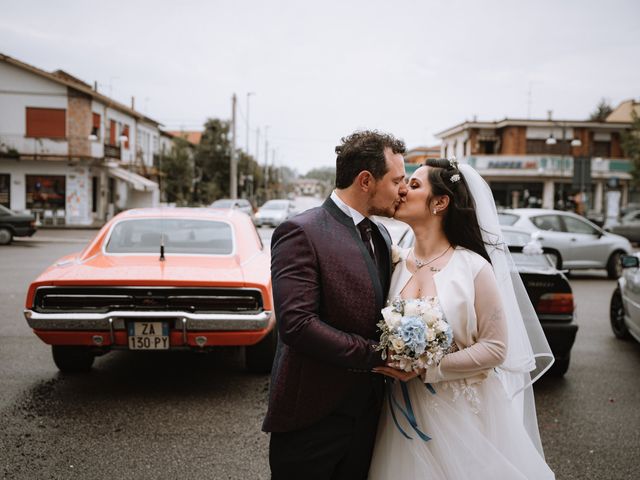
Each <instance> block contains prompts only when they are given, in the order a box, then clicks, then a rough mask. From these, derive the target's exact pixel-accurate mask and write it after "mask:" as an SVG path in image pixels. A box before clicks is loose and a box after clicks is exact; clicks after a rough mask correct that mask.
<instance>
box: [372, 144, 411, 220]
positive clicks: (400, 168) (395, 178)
mask: <svg viewBox="0 0 640 480" xmlns="http://www.w3.org/2000/svg"><path fill="white" fill-rule="evenodd" d="M384 157H385V160H386V164H387V173H385V175H384V177H382V178H381V179H379V180H374V188H373V189H372V191H371V192H370V196H369V215H380V216H383V217H393V215H394V214H395V213H396V210H397V208H398V206H399V205H400V203H401V202H403V201H404V197H405V195H406V194H407V185H406V183H405V181H404V177H405V171H404V158H403V157H402V155H401V154H400V153H393V151H392V150H391V149H390V148H386V149H385V151H384Z"/></svg>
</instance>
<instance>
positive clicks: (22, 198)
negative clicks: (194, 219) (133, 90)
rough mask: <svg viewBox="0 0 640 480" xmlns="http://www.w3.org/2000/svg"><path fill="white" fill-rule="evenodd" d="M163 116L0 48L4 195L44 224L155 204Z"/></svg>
mask: <svg viewBox="0 0 640 480" xmlns="http://www.w3.org/2000/svg"><path fill="white" fill-rule="evenodd" d="M158 127H159V123H158V122H156V121H155V120H153V119H150V118H148V117H146V116H144V115H142V114H141V113H139V112H137V111H136V110H135V109H134V108H133V100H132V106H131V107H128V106H126V105H123V104H121V103H118V102H116V101H114V100H113V99H111V98H109V97H107V96H105V95H102V94H101V93H99V92H98V91H97V89H96V88H95V87H91V86H90V85H88V84H86V83H84V82H82V81H81V80H78V79H77V78H75V77H73V76H71V75H69V74H68V73H66V72H64V71H61V70H58V71H55V72H46V71H44V70H41V69H38V68H36V67H33V66H31V65H28V64H25V63H23V62H21V61H18V60H16V59H14V58H11V57H8V56H6V55H2V54H0V203H1V204H3V205H5V206H7V207H9V208H11V209H12V210H16V211H26V212H31V213H33V214H34V215H35V216H36V218H37V219H38V221H39V222H40V223H41V224H52V225H63V224H64V225H78V226H80V225H100V224H102V223H104V222H105V221H106V220H108V219H109V218H111V217H112V216H113V215H114V214H115V213H117V212H118V211H121V210H124V209H128V208H134V207H146V206H156V205H157V204H158V201H159V189H158V184H157V182H156V181H154V180H152V179H151V178H153V175H154V173H157V172H154V154H155V153H156V152H157V151H158V149H159V144H160V130H159V128H158Z"/></svg>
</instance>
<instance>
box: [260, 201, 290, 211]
mask: <svg viewBox="0 0 640 480" xmlns="http://www.w3.org/2000/svg"><path fill="white" fill-rule="evenodd" d="M288 206H289V202H287V201H286V200H269V201H268V202H267V203H265V204H264V205H262V208H263V209H264V210H286V209H287V207H288Z"/></svg>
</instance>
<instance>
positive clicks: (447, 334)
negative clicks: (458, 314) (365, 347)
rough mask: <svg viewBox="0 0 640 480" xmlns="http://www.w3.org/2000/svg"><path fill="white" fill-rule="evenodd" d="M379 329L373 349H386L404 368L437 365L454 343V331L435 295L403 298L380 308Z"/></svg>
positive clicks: (416, 368) (418, 368)
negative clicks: (377, 340)
mask: <svg viewBox="0 0 640 480" xmlns="http://www.w3.org/2000/svg"><path fill="white" fill-rule="evenodd" d="M382 317H383V320H381V321H380V322H379V323H378V327H379V328H380V330H381V331H382V334H381V335H380V343H379V344H378V346H377V347H376V350H382V358H383V359H386V358H387V352H389V356H390V358H391V360H392V361H393V362H394V363H395V366H396V367H397V368H399V369H400V370H404V371H405V372H410V371H412V370H423V369H425V368H428V367H433V366H436V365H438V364H439V363H440V360H442V357H444V355H445V354H446V353H447V351H448V350H449V348H450V347H451V345H452V343H453V331H452V330H451V326H450V325H449V324H448V323H447V322H446V321H445V319H444V313H443V312H442V309H441V307H440V304H439V303H438V300H437V298H435V297H430V298H424V299H410V300H402V299H400V298H398V299H396V300H394V301H393V302H391V304H390V305H389V306H388V307H386V308H383V309H382Z"/></svg>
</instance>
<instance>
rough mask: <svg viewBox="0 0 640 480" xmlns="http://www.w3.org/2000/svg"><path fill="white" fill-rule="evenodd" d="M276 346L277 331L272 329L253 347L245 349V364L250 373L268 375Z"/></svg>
mask: <svg viewBox="0 0 640 480" xmlns="http://www.w3.org/2000/svg"><path fill="white" fill-rule="evenodd" d="M277 345H278V331H277V329H276V328H275V327H274V328H273V329H272V330H271V331H270V332H269V333H268V334H267V335H266V336H265V337H264V338H263V339H262V340H260V341H259V342H258V343H256V344H255V345H249V346H247V347H245V362H246V364H247V370H249V371H250V372H251V373H269V372H270V371H271V367H272V366H273V358H274V357H275V355H276V347H277Z"/></svg>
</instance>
